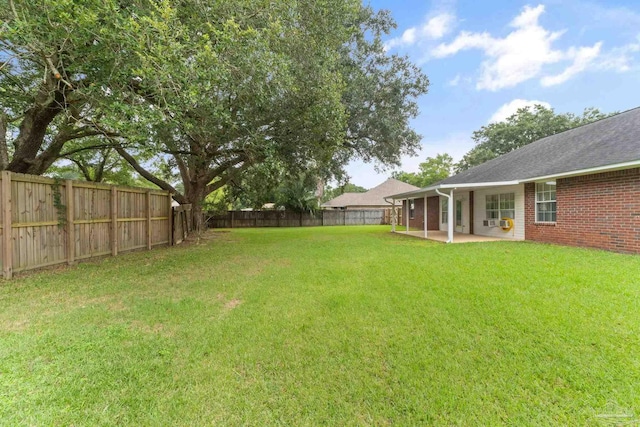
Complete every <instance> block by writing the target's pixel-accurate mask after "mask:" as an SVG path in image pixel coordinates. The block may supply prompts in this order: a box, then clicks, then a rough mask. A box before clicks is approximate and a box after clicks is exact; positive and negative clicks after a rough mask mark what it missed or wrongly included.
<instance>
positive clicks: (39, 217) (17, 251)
mask: <svg viewBox="0 0 640 427" xmlns="http://www.w3.org/2000/svg"><path fill="white" fill-rule="evenodd" d="M1 178H2V184H1V185H0V206H1V209H0V211H1V212H0V224H1V227H0V232H1V236H2V238H1V239H0V252H1V254H2V256H1V257H0V258H1V262H2V264H1V265H2V272H3V276H4V277H5V278H7V279H8V278H11V276H12V274H13V273H14V272H18V271H23V270H30V269H34V268H39V267H45V266H49V265H54V264H61V263H69V264H73V263H74V262H75V261H76V260H81V259H86V258H91V257H95V256H101V255H108V254H111V255H117V254H118V253H119V252H124V251H130V250H134V249H141V248H146V249H151V248H152V247H153V246H156V245H163V244H171V242H172V227H171V201H172V198H171V195H170V194H169V193H168V192H166V191H159V190H149V189H145V188H130V187H116V186H112V185H106V184H96V183H91V182H84V181H71V180H65V181H57V180H54V179H51V178H45V177H41V176H33V175H23V174H15V173H10V172H6V171H5V172H2V174H1Z"/></svg>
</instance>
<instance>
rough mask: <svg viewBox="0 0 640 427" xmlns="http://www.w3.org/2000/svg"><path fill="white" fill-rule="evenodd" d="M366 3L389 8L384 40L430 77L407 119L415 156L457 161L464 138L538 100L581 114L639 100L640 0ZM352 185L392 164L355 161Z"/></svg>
mask: <svg viewBox="0 0 640 427" xmlns="http://www.w3.org/2000/svg"><path fill="white" fill-rule="evenodd" d="M370 4H371V6H372V7H373V8H374V9H376V10H379V9H388V10H390V11H391V13H392V15H393V17H394V19H395V20H396V22H397V24H398V27H397V29H396V30H395V31H393V32H392V33H391V34H390V35H389V37H388V40H387V46H388V48H389V51H390V52H392V53H399V54H404V55H408V56H409V57H410V58H411V59H412V60H413V62H415V63H416V64H418V65H420V66H421V67H422V69H423V71H424V73H425V74H426V75H427V76H428V77H429V80H430V82H431V84H430V87H429V93H428V94H427V95H425V96H423V97H422V98H421V99H420V100H419V104H420V115H419V117H418V118H417V119H416V120H414V121H413V123H412V125H413V127H414V129H416V130H417V131H418V132H419V133H420V134H421V135H422V137H423V139H422V151H421V152H420V153H419V156H418V157H412V158H404V159H403V164H402V167H401V168H400V170H405V171H408V172H415V171H417V170H418V164H419V163H420V162H422V161H424V159H426V158H427V157H431V156H435V155H436V154H438V153H449V154H450V155H451V156H453V158H454V160H456V161H458V160H459V159H460V158H461V157H462V155H463V154H464V153H466V152H467V151H468V150H469V149H470V148H472V147H473V142H472V140H471V134H472V132H473V131H474V130H477V129H479V128H480V127H481V126H483V125H486V124H487V123H489V122H491V121H498V120H500V119H503V118H506V117H507V116H509V115H510V114H512V113H515V111H516V109H517V108H518V107H522V106H524V105H527V104H532V103H535V102H538V103H543V104H545V105H548V106H551V107H552V108H554V109H555V111H556V112H558V113H564V112H572V113H576V114H580V113H581V112H582V111H583V110H584V108H586V107H596V108H598V109H600V110H601V111H603V112H612V111H624V110H628V109H630V108H634V107H637V106H640V2H639V1H638V0H634V1H631V0H627V1H622V0H620V1H616V0H607V1H603V0H600V1H598V0H591V1H578V0H549V1H545V2H524V1H517V0H504V1H502V0H490V1H478V0H476V1H468V0H467V1H444V0H435V1H414V0H411V1H393V0H373V1H371V3H370ZM347 172H348V174H349V176H350V177H351V179H350V181H351V182H353V183H354V184H357V185H361V186H363V187H366V188H371V187H374V186H376V185H378V184H379V183H381V182H382V181H384V180H385V179H386V178H387V177H388V176H389V175H390V173H391V171H390V170H387V171H385V172H381V173H377V172H376V171H375V170H374V165H372V164H364V163H362V162H359V161H355V162H352V163H351V164H350V165H349V166H348V168H347Z"/></svg>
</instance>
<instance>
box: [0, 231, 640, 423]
mask: <svg viewBox="0 0 640 427" xmlns="http://www.w3.org/2000/svg"><path fill="white" fill-rule="evenodd" d="M388 230H389V227H325V228H303V229H245V230H234V231H232V232H230V233H220V232H218V233H211V234H208V236H207V237H208V238H207V239H206V240H204V241H201V242H200V244H194V245H191V246H182V247H177V248H173V249H158V250H154V251H151V252H140V253H134V254H128V255H123V256H121V257H118V258H106V259H104V260H102V261H99V262H95V263H85V264H80V265H78V266H77V267H74V268H69V269H66V268H65V269H60V270H58V271H45V272H40V273H36V274H31V275H28V276H25V277H22V278H18V279H17V280H14V281H11V282H4V283H0V285H1V286H0V424H4V425H105V426H107V425H108V426H110V425H185V426H192V425H214V424H215V425H429V424H431V425H461V426H469V425H486V426H488V425H491V426H493V425H517V426H524V425H532V426H542V425H601V424H604V423H606V422H608V421H610V420H609V419H607V418H602V417H600V415H602V414H612V415H623V414H628V415H632V417H631V418H624V419H615V420H617V421H618V422H627V421H633V420H635V422H639V421H638V420H639V419H640V257H638V256H629V255H619V254H613V253H607V252H600V251H593V250H583V249H576V248H567V247H559V246H547V245H538V244H532V243H525V242H520V243H518V242H493V243H474V244H460V245H444V244H440V243H434V242H427V241H422V240H420V239H415V238H410V237H407V236H398V235H391V234H390V233H389V232H388Z"/></svg>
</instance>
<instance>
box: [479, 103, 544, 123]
mask: <svg viewBox="0 0 640 427" xmlns="http://www.w3.org/2000/svg"><path fill="white" fill-rule="evenodd" d="M536 104H540V105H542V106H544V107H546V108H551V104H549V103H548V102H545V101H537V100H533V99H532V100H526V99H519V98H518V99H514V100H513V101H510V102H507V103H506V104H504V105H503V106H502V107H500V108H498V110H497V111H496V112H495V113H493V115H492V116H491V118H490V119H489V123H497V122H501V121H504V120H506V119H508V118H509V117H511V116H513V115H514V114H515V113H517V112H518V110H519V109H521V108H525V107H533V106H534V105H536Z"/></svg>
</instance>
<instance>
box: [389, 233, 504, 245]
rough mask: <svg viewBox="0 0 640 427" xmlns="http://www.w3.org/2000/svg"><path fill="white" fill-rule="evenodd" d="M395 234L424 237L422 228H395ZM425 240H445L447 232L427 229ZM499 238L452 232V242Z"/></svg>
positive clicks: (487, 240) (491, 240)
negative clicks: (407, 229)
mask: <svg viewBox="0 0 640 427" xmlns="http://www.w3.org/2000/svg"><path fill="white" fill-rule="evenodd" d="M394 233H396V234H404V235H407V236H412V237H419V238H421V239H424V231H423V230H409V231H406V230H396V231H394ZM427 240H434V241H436V242H443V243H444V242H446V241H447V232H446V231H439V230H433V231H432V230H429V231H428V232H427ZM500 240H505V239H498V238H496V237H486V236H477V235H475V234H464V233H453V243H472V242H498V241H500Z"/></svg>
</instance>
